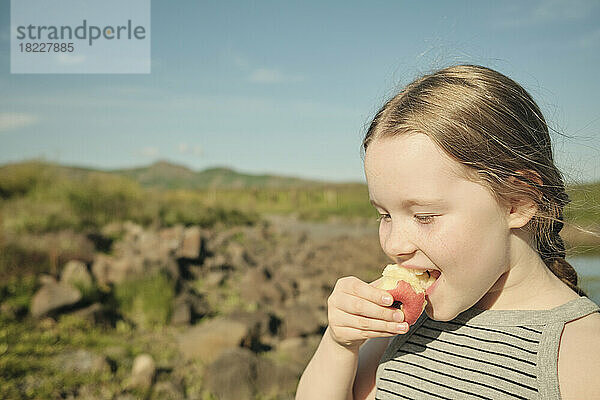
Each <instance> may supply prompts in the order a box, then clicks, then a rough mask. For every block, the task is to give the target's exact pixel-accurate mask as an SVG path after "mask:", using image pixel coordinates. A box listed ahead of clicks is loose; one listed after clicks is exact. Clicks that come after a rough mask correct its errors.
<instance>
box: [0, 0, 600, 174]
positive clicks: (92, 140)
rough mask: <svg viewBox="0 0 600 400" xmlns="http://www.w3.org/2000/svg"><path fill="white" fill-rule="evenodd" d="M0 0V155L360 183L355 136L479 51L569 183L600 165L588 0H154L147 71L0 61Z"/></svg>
mask: <svg viewBox="0 0 600 400" xmlns="http://www.w3.org/2000/svg"><path fill="white" fill-rule="evenodd" d="M9 6H10V1H9V0H0V93H2V96H1V97H0V164H4V163H8V162H13V161H18V160H23V159H29V158H34V157H44V158H45V159H47V160H51V161H56V162H60V163H62V164H67V165H79V166H89V167H95V168H100V169H112V168H126V167H133V166H141V165H147V164H150V163H152V162H154V161H156V160H157V159H166V160H169V161H172V162H175V163H180V164H184V165H187V166H189V167H190V168H192V169H194V170H201V169H204V168H208V167H212V166H229V167H232V168H235V169H237V170H240V171H242V172H247V173H274V174H282V175H292V176H299V177H305V178H315V179H323V180H332V181H360V182H364V174H363V170H362V160H361V157H360V143H361V139H362V136H363V135H364V133H365V128H366V126H365V125H366V124H368V123H369V121H370V118H371V117H372V116H373V114H374V113H375V112H376V110H377V109H378V108H379V107H380V106H381V105H382V104H383V102H384V100H385V99H387V98H388V97H389V96H391V95H392V94H393V93H394V92H395V91H397V90H398V89H399V88H400V87H401V86H402V85H405V84H406V83H408V82H410V81H411V80H412V79H413V78H415V77H416V76H418V75H419V74H421V73H424V72H427V71H430V70H433V69H437V68H441V67H444V66H447V65H450V64H456V63H476V64H482V65H485V66H488V67H491V68H494V69H497V70H498V71H500V72H502V73H504V74H506V75H508V76H509V77H511V78H513V79H515V80H516V81H517V82H519V83H521V84H522V85H523V86H524V87H525V88H526V89H527V90H528V91H529V92H530V93H531V94H532V95H533V97H534V98H535V100H536V101H537V102H538V104H539V106H540V107H541V109H542V112H543V113H544V116H545V117H546V120H547V121H548V122H549V125H550V126H551V127H552V129H555V130H558V131H559V132H561V133H562V134H564V135H568V136H569V137H568V138H564V137H563V136H560V135H556V134H553V140H554V146H555V154H556V160H557V163H558V165H559V167H560V168H561V169H562V170H563V171H564V173H565V176H566V179H567V181H568V182H586V181H592V180H600V161H599V160H600V157H599V156H600V107H599V105H600V81H599V80H598V79H597V71H598V65H600V2H598V1H591V0H590V1H527V2H524V1H502V2H493V1H452V2H448V1H428V2H413V1H372V2H355V1H343V2H342V1H328V2H316V1H315V2H309V1H304V2H281V1H261V2H250V1H245V2H241V1H240V2H232V1H219V2H200V1H177V2H173V1H166V0H164V1H152V3H151V21H152V22H151V40H152V42H151V54H152V65H151V68H152V72H151V74H139V75H136V74H10V58H9V47H10V40H9V33H10V29H9V28H10V12H9V11H10V8H9Z"/></svg>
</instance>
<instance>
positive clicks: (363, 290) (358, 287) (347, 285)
mask: <svg viewBox="0 0 600 400" xmlns="http://www.w3.org/2000/svg"><path fill="white" fill-rule="evenodd" d="M340 283H341V287H340V289H341V290H342V291H343V292H344V293H348V294H351V295H354V296H358V297H362V298H363V299H365V300H369V301H371V302H373V303H376V304H380V305H383V306H391V305H392V304H393V302H394V299H393V298H392V296H391V295H390V294H389V293H388V292H387V291H385V290H383V289H378V288H375V287H373V286H371V285H370V284H368V283H366V282H363V281H361V280H360V279H358V278H355V277H348V278H347V279H346V278H345V279H344V280H340Z"/></svg>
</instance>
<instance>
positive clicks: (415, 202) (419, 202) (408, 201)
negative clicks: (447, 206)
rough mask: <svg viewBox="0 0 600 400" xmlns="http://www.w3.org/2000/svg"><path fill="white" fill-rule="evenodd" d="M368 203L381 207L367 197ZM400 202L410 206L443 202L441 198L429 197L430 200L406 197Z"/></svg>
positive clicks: (404, 205)
mask: <svg viewBox="0 0 600 400" xmlns="http://www.w3.org/2000/svg"><path fill="white" fill-rule="evenodd" d="M369 203H371V204H372V205H374V206H377V207H381V206H380V205H379V204H377V203H376V202H375V201H374V200H373V199H371V198H369ZM400 204H401V205H402V206H403V207H410V206H412V205H420V206H431V205H436V204H444V200H442V199H431V200H427V199H406V200H403V201H401V202H400ZM381 208H384V207H381Z"/></svg>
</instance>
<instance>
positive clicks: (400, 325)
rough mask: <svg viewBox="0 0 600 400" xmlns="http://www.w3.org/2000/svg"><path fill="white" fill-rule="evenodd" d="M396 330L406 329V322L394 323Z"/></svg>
mask: <svg viewBox="0 0 600 400" xmlns="http://www.w3.org/2000/svg"><path fill="white" fill-rule="evenodd" d="M396 327H397V330H398V331H402V332H403V331H407V330H408V324H407V323H406V322H402V323H400V324H396Z"/></svg>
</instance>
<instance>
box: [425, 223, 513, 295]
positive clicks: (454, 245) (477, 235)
mask: <svg viewBox="0 0 600 400" xmlns="http://www.w3.org/2000/svg"><path fill="white" fill-rule="evenodd" d="M508 233H509V230H508V228H505V227H504V226H503V224H502V221H501V220H499V219H498V218H496V217H495V216H494V215H491V216H490V215H479V216H477V215H472V216H471V218H469V220H468V221H467V222H466V223H465V222H464V219H463V223H458V221H454V223H449V224H446V225H444V227H443V228H442V229H440V230H439V231H438V232H436V233H435V235H436V236H437V237H436V238H435V240H436V241H437V243H438V247H439V249H440V250H441V251H442V252H443V254H439V253H438V254H437V256H438V257H441V258H438V259H439V260H443V261H442V264H441V265H440V268H442V270H444V269H447V271H446V272H448V277H451V276H454V277H457V276H459V277H460V279H461V280H464V281H463V282H467V281H468V282H477V281H482V282H479V283H481V284H482V285H483V286H486V285H488V284H489V285H491V284H492V283H493V282H492V283H490V282H488V281H489V280H493V281H495V279H497V278H498V276H497V275H498V274H499V273H501V272H503V270H504V269H505V267H506V266H507V265H508V254H509V251H508V239H509V236H508ZM474 286H478V285H477V284H474ZM463 287H464V286H463Z"/></svg>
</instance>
